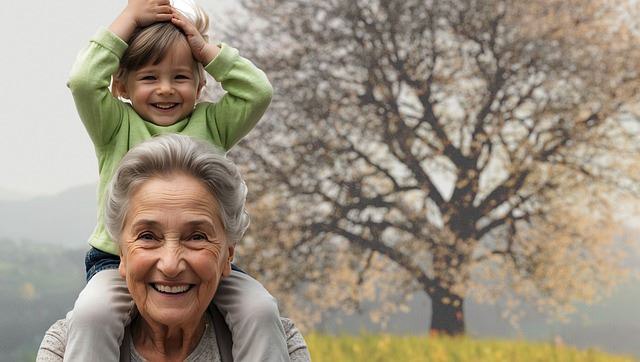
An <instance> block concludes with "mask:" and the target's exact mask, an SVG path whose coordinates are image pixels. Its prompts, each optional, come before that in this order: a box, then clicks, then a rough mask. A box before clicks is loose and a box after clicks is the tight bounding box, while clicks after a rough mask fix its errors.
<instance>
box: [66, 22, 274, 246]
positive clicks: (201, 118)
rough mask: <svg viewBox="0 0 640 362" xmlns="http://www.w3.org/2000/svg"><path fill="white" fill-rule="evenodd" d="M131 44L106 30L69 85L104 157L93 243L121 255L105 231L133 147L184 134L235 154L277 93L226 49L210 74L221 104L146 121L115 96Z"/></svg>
mask: <svg viewBox="0 0 640 362" xmlns="http://www.w3.org/2000/svg"><path fill="white" fill-rule="evenodd" d="M126 49H127V43H125V42H124V41H123V40H122V39H120V38H118V37H117V36H116V35H115V34H113V33H111V32H109V31H108V30H106V29H103V30H101V31H99V32H98V33H97V34H96V35H95V36H94V37H93V38H92V39H91V42H90V43H89V46H88V47H87V48H86V49H85V50H84V51H83V52H81V53H80V55H79V56H78V59H77V60H76V62H75V64H74V66H73V69H72V70H71V76H70V79H69V83H68V86H69V88H70V89H71V93H72V94H73V99H74V101H75V104H76V108H77V110H78V114H79V115H80V119H81V120H82V123H83V124H84V126H85V128H86V129H87V132H88V133H89V137H91V140H92V141H93V144H94V147H95V151H96V156H97V158H98V172H99V175H100V182H99V184H98V220H97V225H96V228H95V230H94V232H93V234H92V235H91V237H90V239H89V244H91V245H92V246H93V247H95V248H97V249H100V250H102V251H104V252H107V253H111V254H114V255H118V246H117V244H116V243H115V242H114V241H113V240H111V238H110V237H109V235H108V234H107V231H106V229H105V226H104V201H105V190H106V188H107V185H108V184H109V181H110V180H111V177H112V176H113V173H114V172H115V169H116V168H117V166H118V163H119V162H120V160H121V159H122V157H123V156H124V155H125V154H126V153H127V151H129V150H130V149H131V148H132V147H134V146H135V145H137V144H138V143H140V142H142V141H145V140H147V139H149V138H151V137H153V136H155V135H159V134H166V133H180V134H184V135H187V136H192V137H197V138H200V139H203V140H205V141H209V142H211V143H213V144H214V145H216V146H218V147H221V148H223V149H224V150H229V149H230V148H231V147H232V146H233V145H234V144H236V143H237V142H238V141H239V140H240V139H241V138H242V137H244V136H245V135H246V134H247V133H248V132H249V131H250V130H251V129H252V128H253V127H254V126H255V124H256V123H257V122H258V120H259V119H260V117H261V116H262V114H263V113H264V111H265V110H266V109H267V106H268V105H269V102H270V101H271V96H272V94H273V90H272V88H271V84H270V83H269V81H268V79H267V77H266V76H265V74H264V73H263V72H262V71H261V70H260V69H258V68H256V67H255V66H254V65H253V64H252V63H251V62H250V61H249V60H247V59H245V58H242V57H241V56H239V55H238V51H237V50H236V49H233V48H231V47H229V46H227V45H224V44H223V45H222V47H221V49H220V52H219V54H218V55H217V56H216V57H215V59H213V60H212V61H211V63H209V64H208V65H207V66H206V67H205V70H206V71H207V72H208V73H209V74H211V75H212V76H213V78H214V79H216V80H217V81H218V82H220V83H221V84H222V88H223V89H224V90H225V91H226V92H227V93H226V94H225V95H224V96H223V97H222V98H221V99H220V100H219V101H218V102H217V103H209V102H202V103H198V104H197V105H196V106H195V108H194V110H193V112H192V113H191V114H190V115H189V116H187V118H185V119H183V120H180V121H178V122H176V123H175V124H173V125H170V126H158V125H155V124H153V123H151V122H147V121H145V120H144V119H142V118H141V117H140V116H139V115H138V114H137V113H136V112H135V111H134V110H133V108H132V107H131V105H130V104H129V103H127V102H123V101H121V100H119V99H117V98H115V97H113V95H112V94H111V92H110V91H109V85H110V83H111V75H112V74H114V73H115V72H116V70H117V69H118V66H119V62H120V58H121V57H122V54H123V53H124V51H125V50H126Z"/></svg>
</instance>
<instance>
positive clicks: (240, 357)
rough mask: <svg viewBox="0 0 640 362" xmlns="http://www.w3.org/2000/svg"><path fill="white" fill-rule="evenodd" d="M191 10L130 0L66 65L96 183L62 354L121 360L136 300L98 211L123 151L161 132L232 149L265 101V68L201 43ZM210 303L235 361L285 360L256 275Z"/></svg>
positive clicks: (200, 16) (235, 277)
mask: <svg viewBox="0 0 640 362" xmlns="http://www.w3.org/2000/svg"><path fill="white" fill-rule="evenodd" d="M192 15H194V17H195V19H194V20H193V21H191V20H189V19H188V18H187V17H185V16H184V15H183V14H182V13H180V12H179V11H177V10H176V9H175V8H173V7H172V6H171V4H170V2H169V0H129V2H128V4H127V6H126V7H125V9H124V10H123V11H122V13H121V14H120V15H119V16H118V17H117V18H116V19H115V20H114V22H113V23H112V24H111V26H110V27H109V29H108V30H107V29H103V30H101V31H100V32H98V33H97V35H95V36H94V38H93V39H92V40H91V42H90V44H89V46H88V48H87V49H85V50H84V51H83V52H82V53H81V54H80V55H79V57H78V59H77V60H76V63H75V65H74V67H73V69H72V72H71V77H70V80H69V84H68V85H69V88H70V89H71V92H72V94H73V98H74V101H75V104H76V107H77V109H78V113H79V115H80V118H81V119H82V122H83V123H84V125H85V127H86V129H87V131H88V133H89V136H90V137H91V140H92V141H93V143H94V146H95V151H96V154H97V158H98V167H99V174H100V183H99V187H98V195H99V196H98V201H99V202H98V205H99V211H98V223H97V226H96V229H95V231H94V233H93V235H92V236H91V239H90V241H89V243H90V245H91V246H92V248H91V249H90V250H89V252H88V253H87V257H86V260H85V262H86V268H87V280H88V282H87V285H86V287H85V288H84V290H83V291H82V292H81V293H80V295H79V297H78V299H77V301H76V303H75V306H74V309H73V312H72V313H70V316H69V320H70V321H69V336H68V341H67V347H66V351H65V356H64V359H65V360H70V361H117V360H118V359H119V351H120V343H121V342H122V337H123V334H124V328H125V325H126V324H127V323H128V320H129V315H130V312H131V308H132V306H133V304H132V301H131V297H130V296H129V294H128V291H127V288H126V285H125V283H124V280H123V279H122V278H121V277H120V275H119V274H118V271H117V268H118V264H119V257H118V253H119V250H118V246H117V244H116V242H114V241H113V240H111V239H110V238H109V236H108V235H107V232H106V230H105V227H104V218H103V209H104V191H105V188H106V186H107V185H108V183H109V180H110V179H111V177H112V174H113V171H114V170H115V168H116V166H117V164H118V162H119V161H120V159H121V158H122V157H123V156H124V154H125V153H126V152H127V151H128V150H129V149H130V148H132V147H133V146H135V145H136V144H138V143H140V142H142V141H144V140H146V139H149V138H150V137H153V136H154V135H158V134H164V133H181V134H185V135H189V136H193V137H198V138H201V139H204V140H207V141H209V142H212V143H213V144H215V145H217V146H219V147H222V148H224V149H225V150H228V149H229V148H231V147H232V146H233V145H234V144H235V143H237V142H238V141H239V140H240V139H241V138H242V137H243V136H245V135H246V134H247V133H248V132H249V131H250V130H251V129H252V128H253V127H254V125H255V124H256V122H257V121H258V120H259V119H260V117H261V116H262V114H263V113H264V111H265V110H266V108H267V106H268V105H269V102H270V101H271V95H272V88H271V85H270V83H269V81H268V80H267V78H266V76H265V75H264V73H263V72H262V71H260V70H259V69H258V68H256V67H255V66H254V65H253V64H252V63H251V62H250V61H248V60H246V59H244V58H242V57H240V56H239V55H238V52H237V51H236V50H235V49H233V48H231V47H229V46H228V45H225V44H222V45H220V46H215V45H212V44H209V43H207V41H206V39H205V36H203V35H202V34H205V33H206V30H207V27H208V19H207V17H206V15H205V14H204V12H203V11H202V10H201V9H199V8H197V7H195V11H194V13H193V14H192ZM204 71H206V72H208V73H209V74H210V75H211V76H213V78H214V79H216V80H217V81H218V82H220V83H221V84H222V87H223V88H224V89H225V90H226V92H227V93H226V94H225V95H224V96H223V97H222V98H221V99H220V100H219V101H218V102H217V103H208V102H201V103H197V99H198V96H199V95H200V92H201V90H202V87H203V86H204V82H205V78H204V76H205V74H204ZM112 76H113V84H112V92H113V94H112V92H110V90H109V85H110V84H111V79H112ZM116 96H119V97H121V98H125V99H128V100H129V102H130V103H129V102H123V101H121V100H120V99H118V98H117V97H116ZM196 103H197V104H196ZM213 303H214V304H215V305H216V306H217V307H218V308H219V309H220V310H221V312H222V313H223V314H224V315H225V318H226V321H227V324H228V325H229V328H230V330H231V332H232V336H233V357H234V360H236V361H282V360H288V352H287V348H286V341H285V335H284V331H283V328H282V325H281V323H280V318H279V313H278V309H277V305H276V303H275V300H274V299H273V297H272V296H271V295H270V294H269V293H268V292H267V291H266V290H265V289H264V288H263V287H262V285H260V283H258V282H257V281H255V280H254V279H252V278H250V277H249V276H247V275H246V274H244V273H242V272H239V271H233V272H232V273H231V276H229V277H228V278H225V279H223V280H222V282H221V284H220V287H219V289H218V292H217V293H216V297H215V298H214V301H213Z"/></svg>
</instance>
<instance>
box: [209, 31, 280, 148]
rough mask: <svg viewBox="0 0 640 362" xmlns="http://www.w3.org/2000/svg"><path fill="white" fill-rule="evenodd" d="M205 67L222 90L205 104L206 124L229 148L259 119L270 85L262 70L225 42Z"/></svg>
mask: <svg viewBox="0 0 640 362" xmlns="http://www.w3.org/2000/svg"><path fill="white" fill-rule="evenodd" d="M205 69H206V71H207V72H208V73H209V74H211V75H212V76H213V78H214V79H215V80H217V81H218V82H220V83H221V85H222V88H223V89H224V90H225V91H226V94H225V95H224V96H223V97H222V98H221V99H220V100H219V101H218V102H217V103H215V104H209V105H208V108H207V110H206V114H207V120H206V122H207V126H208V128H209V130H210V131H211V132H217V133H218V135H219V139H220V140H221V143H222V144H221V146H222V147H224V149H225V150H229V149H230V148H231V147H233V145H235V144H236V143H237V142H238V141H240V139H242V137H244V136H245V135H246V134H247V133H249V131H251V129H252V128H253V127H254V126H255V125H256V123H257V122H258V120H260V117H262V115H263V114H264V112H265V111H266V110H267V107H268V106H269V103H270V102H271V96H272V95H273V88H272V87H271V83H269V80H268V79H267V76H266V75H265V74H264V72H263V71H261V70H260V69H258V68H257V67H256V66H255V65H253V63H251V62H250V61H249V60H248V59H245V58H243V57H241V56H240V55H239V54H238V51H237V50H236V49H234V48H232V47H230V46H228V45H226V44H222V46H221V49H220V53H218V55H217V56H216V57H215V58H214V59H213V60H212V61H211V62H210V63H209V64H208V65H207V66H206V67H205Z"/></svg>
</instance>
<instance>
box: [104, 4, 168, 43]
mask: <svg viewBox="0 0 640 362" xmlns="http://www.w3.org/2000/svg"><path fill="white" fill-rule="evenodd" d="M172 9H173V8H172V7H171V3H170V1H169V0H129V2H128V3H127V6H126V7H125V8H124V10H122V13H120V15H119V16H118V17H117V18H116V19H115V20H114V21H113V23H112V24H111V26H110V27H109V30H111V31H112V32H113V33H115V34H116V35H117V36H119V37H120V39H122V40H124V41H127V42H128V41H129V37H131V34H133V32H134V31H135V30H136V28H140V27H144V26H147V25H151V24H153V23H157V22H161V21H169V20H171V16H172V11H173V10H172Z"/></svg>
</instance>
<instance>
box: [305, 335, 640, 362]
mask: <svg viewBox="0 0 640 362" xmlns="http://www.w3.org/2000/svg"><path fill="white" fill-rule="evenodd" d="M305 339H306V341H307V343H308V345H309V350H310V352H311V358H312V360H313V361H314V362H343V361H344V362H349V361H353V362H359V361H362V362H378V361H379V362H382V361H384V362H388V361H410V362H414V361H415V362H420V361H425V362H426V361H428V362H467V361H473V362H476V361H477V362H503V361H504V362H517V361H522V362H538V361H539V362H554V361H556V362H565V361H568V362H623V361H624V362H631V361H635V360H634V359H633V358H631V357H624V356H612V355H609V354H606V353H603V352H600V351H597V350H591V349H590V350H577V349H575V348H573V347H570V346H556V345H554V344H551V343H538V342H526V341H501V340H478V339H469V338H446V337H437V338H427V337H424V336H422V337H420V336H415V337H414V336H407V337H404V336H389V335H363V336H327V335H321V334H314V333H311V334H308V335H307V336H305Z"/></svg>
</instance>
